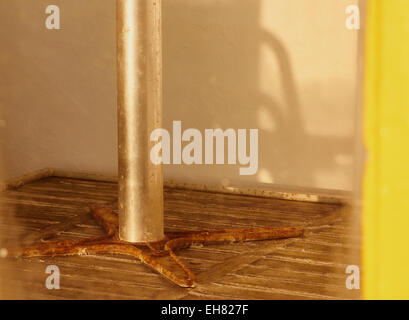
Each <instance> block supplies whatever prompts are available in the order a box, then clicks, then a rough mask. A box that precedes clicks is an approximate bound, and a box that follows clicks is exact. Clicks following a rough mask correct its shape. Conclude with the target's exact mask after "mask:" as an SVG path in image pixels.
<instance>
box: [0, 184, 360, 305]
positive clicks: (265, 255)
mask: <svg viewBox="0 0 409 320" xmlns="http://www.w3.org/2000/svg"><path fill="white" fill-rule="evenodd" d="M116 189H117V185H116V184H115V183H111V182H96V181H86V180H76V179H68V178H56V177H52V178H46V179H42V180H38V181H35V182H32V183H29V184H27V185H24V186H22V187H20V188H18V189H14V190H8V191H5V192H4V193H3V194H2V195H1V206H0V217H1V219H0V238H1V242H2V243H1V246H2V247H3V248H4V247H10V246H13V245H15V244H16V243H18V242H22V241H23V242H32V241H36V239H39V238H41V237H43V236H46V235H47V234H48V233H49V232H53V231H55V230H54V229H55V228H60V227H61V226H62V225H63V224H61V223H64V222H67V221H68V223H73V224H74V225H73V226H71V227H70V228H69V230H67V231H64V232H61V233H60V234H59V236H58V237H57V238H54V239H72V238H84V237H89V236H96V235H101V234H103V231H102V229H101V228H100V227H99V226H98V225H97V224H96V223H95V221H94V220H93V219H92V218H91V216H90V215H89V213H88V211H87V208H88V207H89V206H92V205H95V204H110V205H113V206H115V205H116V204H115V202H116V198H117V191H116ZM339 212H342V213H343V214H342V216H343V218H342V219H341V218H339V217H338V213H339ZM340 216H341V214H340ZM349 220H350V212H347V210H346V209H345V208H341V207H340V206H339V205H336V204H322V203H306V202H296V201H286V200H278V199H268V198H257V197H249V196H241V195H227V194H220V193H207V192H199V191H189V190H182V189H171V188H165V226H166V230H167V231H177V230H200V229H217V228H223V229H224V228H231V227H250V226H255V227H261V226H280V225H289V226H299V225H305V226H314V225H320V226H321V227H319V228H317V227H315V228H314V227H312V228H310V229H308V232H307V233H306V235H305V236H304V237H303V238H300V239H290V240H285V241H263V242H253V243H244V244H224V245H211V246H204V247H203V246H202V247H193V248H189V249H186V250H183V251H180V252H179V253H178V255H179V256H181V257H182V258H183V260H184V261H185V262H186V263H187V265H188V266H189V267H190V268H191V269H192V270H193V271H194V272H195V273H196V275H197V276H198V286H197V287H196V288H194V289H182V288H179V287H177V286H175V285H174V284H172V283H170V282H169V281H168V280H166V279H164V278H163V277H162V276H161V275H159V274H157V273H156V272H155V271H152V270H151V269H149V268H148V267H146V266H145V265H143V264H142V263H140V262H139V261H136V260H135V259H132V258H129V257H125V256H115V255H105V256H93V255H89V256H82V257H77V256H74V257H55V258H30V259H12V258H2V260H1V266H0V279H1V282H2V283H1V286H2V290H3V297H6V298H7V297H10V298H16V297H17V298H29V299H356V298H359V296H360V292H359V290H348V289H347V288H346V285H345V282H346V277H347V275H346V274H345V269H346V267H347V266H348V265H355V264H359V260H358V258H357V257H358V256H359V238H358V236H357V235H356V234H354V233H353V232H352V229H351V227H350V226H349ZM65 228H66V226H65ZM49 265H56V266H58V267H59V269H60V271H61V279H60V289H59V290H48V289H47V288H46V286H45V280H46V278H47V276H48V274H46V273H45V270H46V267H47V266H49Z"/></svg>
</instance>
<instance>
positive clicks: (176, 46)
mask: <svg viewBox="0 0 409 320" xmlns="http://www.w3.org/2000/svg"><path fill="white" fill-rule="evenodd" d="M356 2H357V1H352V0H332V1H328V0H195V1H190V0H163V26H164V32H163V33H164V39H163V43H164V126H165V128H167V129H168V130H170V131H171V128H172V121H173V120H182V125H183V128H188V127H195V128H198V129H200V130H204V129H205V128H217V127H220V128H223V129H227V128H236V129H237V128H258V129H260V133H259V135H260V136H259V149H260V152H259V172H258V174H257V175H255V176H247V177H244V176H239V175H238V167H235V166H233V167H232V166H191V167H189V166H166V167H165V175H166V177H167V178H172V179H176V180H179V181H187V182H204V183H211V184H219V183H224V184H226V183H234V184H241V185H246V184H253V183H269V184H272V183H274V184H285V185H293V186H303V187H320V188H330V189H345V190H350V189H352V187H353V184H354V150H355V112H356V107H357V101H358V100H357V90H356V88H357V61H358V46H357V43H358V32H357V31H350V30H347V28H346V27H345V19H346V15H345V8H346V7H347V5H350V4H354V3H356ZM49 4H56V5H59V6H60V8H61V15H62V18H61V23H62V30H58V31H55V30H54V31H50V30H47V29H46V28H45V26H44V20H45V13H44V10H45V8H46V6H47V5H49ZM0 21H1V27H0V107H2V109H3V111H2V112H3V115H2V118H3V120H2V122H1V125H2V128H1V138H2V142H3V149H4V156H5V162H6V165H7V172H8V175H9V176H15V175H18V174H21V173H25V172H29V171H31V170H34V169H39V168H43V167H58V168H65V169H69V170H81V171H92V172H100V173H105V174H115V173H116V109H115V108H116V96H115V86H116V79H115V2H114V1H113V0H87V1H83V0H70V1H63V0H46V1H45V0H36V1H31V0H13V1H10V0H0Z"/></svg>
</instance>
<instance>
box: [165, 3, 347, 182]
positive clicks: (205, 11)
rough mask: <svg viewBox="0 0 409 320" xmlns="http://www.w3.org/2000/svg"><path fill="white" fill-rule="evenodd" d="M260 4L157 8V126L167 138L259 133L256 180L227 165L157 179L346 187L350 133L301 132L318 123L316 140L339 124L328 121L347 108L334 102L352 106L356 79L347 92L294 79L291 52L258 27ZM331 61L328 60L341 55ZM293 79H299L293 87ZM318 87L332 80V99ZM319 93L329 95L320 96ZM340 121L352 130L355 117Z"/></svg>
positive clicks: (170, 170) (175, 169)
mask: <svg viewBox="0 0 409 320" xmlns="http://www.w3.org/2000/svg"><path fill="white" fill-rule="evenodd" d="M262 2H263V1H255V0H254V1H248V0H238V1H195V2H194V3H192V2H189V5H187V4H186V1H185V0H172V1H167V0H164V20H163V25H164V29H163V30H164V52H165V54H164V115H165V117H164V125H165V127H166V128H167V129H168V130H171V128H172V121H173V120H182V126H183V128H184V129H187V128H189V127H194V128H198V129H200V130H202V132H203V130H204V129H205V128H219V127H220V128H222V129H227V128H235V129H237V128H247V129H250V128H258V129H259V172H258V174H257V176H247V177H246V176H239V175H238V166H237V167H231V166H225V165H219V166H212V167H207V166H191V167H188V166H185V165H184V166H172V165H171V166H169V167H166V168H165V173H166V175H167V176H169V177H171V178H174V179H179V180H180V176H182V175H183V176H184V180H189V179H190V180H191V181H192V182H197V181H199V180H201V181H208V182H211V181H214V179H212V177H217V178H218V181H219V183H223V184H226V181H227V183H229V181H230V182H235V183H236V184H243V183H244V184H246V183H253V182H257V183H277V184H285V185H297V186H306V187H322V188H334V189H351V188H352V183H353V152H354V141H353V137H354V131H353V125H352V126H350V127H349V132H348V134H337V133H336V130H335V133H334V131H332V133H331V130H327V132H328V133H325V134H322V133H318V134H314V131H315V130H308V128H307V124H308V123H307V121H309V120H312V121H310V123H309V124H310V126H311V125H314V124H317V123H318V125H319V126H322V127H324V129H322V130H316V131H318V132H323V131H325V128H326V127H328V126H329V127H336V126H337V125H339V122H338V121H339V119H337V118H336V114H337V113H341V114H342V113H344V112H348V110H350V111H353V110H354V108H355V105H352V106H351V105H350V106H347V107H346V108H345V110H339V109H340V108H343V107H345V106H343V105H342V102H345V101H352V104H354V99H355V98H354V88H353V84H354V83H355V81H351V83H352V86H351V85H349V84H348V83H346V84H345V83H343V82H342V81H343V80H337V74H333V75H332V77H331V78H327V79H325V78H322V79H321V80H314V81H310V82H307V81H305V80H304V79H305V78H307V77H304V78H303V77H302V75H301V76H300V75H299V74H300V73H302V72H303V71H302V70H301V71H298V73H297V69H294V68H293V66H292V62H291V58H290V52H291V51H290V50H289V49H287V48H286V44H285V42H284V41H282V40H280V39H279V38H278V37H277V36H276V35H275V34H273V32H272V31H271V30H266V29H265V28H263V27H262V26H260V20H261V17H260V13H261V12H262V10H263V8H262ZM270 2H277V1H270ZM315 2H316V1H315ZM298 3H300V2H298ZM293 9H295V8H293ZM312 9H314V8H312ZM299 14H303V13H302V12H299ZM341 14H343V12H341ZM340 22H341V23H343V21H342V20H341V21H340ZM289 28H290V27H289ZM293 30H294V28H293ZM290 32H292V31H290ZM281 36H284V35H282V34H281ZM319 36H320V35H319V34H317V35H316V37H319ZM334 36H335V37H336V35H334ZM302 41H305V39H304V40H303V39H300V42H302ZM352 41H353V38H352ZM351 43H352V44H353V42H351ZM309 45H310V46H313V45H314V44H313V43H311V44H309V43H308V42H306V43H305V46H306V47H307V48H308V46H309ZM328 45H331V43H328ZM351 47H353V46H352V45H351ZM308 50H310V51H311V50H314V48H308ZM315 50H318V49H315ZM291 53H292V52H291ZM316 54H317V59H320V57H319V55H320V54H321V55H326V54H327V52H322V53H320V52H316ZM354 54H355V53H354ZM266 56H267V58H266ZM262 59H263V60H266V59H267V60H270V61H268V63H267V65H268V66H269V67H268V68H270V69H271V70H266V69H265V68H264V65H266V63H265V61H262ZM326 59H327V60H328V56H327V57H326ZM329 59H331V57H329ZM332 59H333V60H334V61H336V60H337V59H339V57H337V56H334V57H332ZM306 63H308V62H306ZM269 72H271V76H270V81H264V80H263V75H262V74H266V73H269ZM352 73H353V74H354V71H353V72H352ZM296 74H297V75H298V76H299V77H298V80H300V79H301V80H300V81H299V82H300V83H299V85H297V81H296V79H295V75H296ZM318 77H319V75H318ZM264 78H266V77H264ZM267 78H268V76H267ZM341 78H342V77H341ZM319 81H321V82H324V84H325V83H328V81H332V87H331V91H330V92H328V86H323V83H319ZM269 86H270V87H269ZM266 87H267V89H265V88H266ZM299 88H300V89H301V90H300V89H299ZM322 90H327V92H325V93H324V94H323V92H322ZM300 91H303V92H301V93H300ZM342 91H344V92H342ZM328 96H330V98H329V99H328V98H327V99H325V97H328ZM331 96H333V98H332V101H331ZM300 97H303V104H301V103H300ZM311 97H312V98H311ZM323 97H324V98H323ZM340 97H342V98H340ZM320 99H321V101H320ZM337 99H339V100H340V101H337ZM309 101H312V103H316V102H317V101H320V103H321V104H328V108H331V107H332V108H338V110H336V112H334V113H331V112H328V110H327V113H325V114H321V110H322V105H321V106H316V105H309V103H310V102H309ZM301 105H303V108H301ZM324 108H325V107H324ZM331 115H334V117H331ZM346 117H347V118H348V123H353V117H354V112H351V113H350V115H347V116H346ZM331 122H333V125H331ZM348 125H349V124H347V125H346V126H347V127H348ZM351 128H352V129H351ZM339 131H342V132H344V131H345V130H339ZM346 131H348V129H347V130H346Z"/></svg>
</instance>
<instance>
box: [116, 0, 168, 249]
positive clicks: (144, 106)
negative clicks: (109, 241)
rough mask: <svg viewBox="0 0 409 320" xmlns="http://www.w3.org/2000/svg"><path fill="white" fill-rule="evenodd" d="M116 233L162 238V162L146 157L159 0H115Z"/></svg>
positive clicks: (154, 106)
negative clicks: (116, 100)
mask: <svg viewBox="0 0 409 320" xmlns="http://www.w3.org/2000/svg"><path fill="white" fill-rule="evenodd" d="M117 50H118V53H117V54H118V57H117V59H118V61H117V66H118V171H119V172H118V174H119V237H120V239H121V240H124V241H128V242H151V241H158V240H162V239H163V237H164V227H163V176H162V166H161V165H154V164H153V163H152V162H151V161H150V150H151V147H152V146H153V144H154V143H155V142H150V134H151V132H152V131H153V130H154V129H156V128H160V127H161V126H162V34H161V0H117Z"/></svg>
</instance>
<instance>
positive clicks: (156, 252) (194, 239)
mask: <svg viewBox="0 0 409 320" xmlns="http://www.w3.org/2000/svg"><path fill="white" fill-rule="evenodd" d="M91 212H92V215H93V216H94V218H95V219H96V220H97V221H98V222H99V223H100V224H101V225H102V227H103V228H104V229H105V231H106V232H107V234H106V235H104V236H100V237H94V238H87V239H83V240H63V241H55V242H42V243H37V244H34V245H31V246H28V247H25V248H23V249H22V250H19V251H18V252H17V253H16V254H15V256H22V257H26V258H28V257H39V256H52V257H54V256H69V255H87V254H122V255H128V256H133V257H135V258H137V259H139V260H140V261H141V262H143V263H144V264H146V265H148V266H149V267H151V268H153V269H154V270H156V271H157V272H159V273H160V274H162V275H163V276H165V277H166V278H167V279H169V280H170V281H172V282H174V283H175V284H177V285H179V286H181V287H188V288H189V287H194V283H195V275H194V274H193V272H192V271H191V270H190V269H189V268H188V267H187V266H186V265H185V264H184V263H183V262H182V261H181V260H180V259H179V258H178V257H177V256H176V254H175V250H177V249H182V248H188V247H190V246H191V245H204V244H210V243H229V242H244V241H257V240H273V239H286V238H293V237H299V236H301V235H302V234H303V232H304V230H303V228H299V227H271V228H248V229H227V230H206V231H192V232H172V233H167V234H166V235H165V238H164V239H163V240H162V241H159V242H149V243H129V242H125V241H121V240H120V239H119V236H118V214H117V213H116V212H115V211H114V210H113V209H111V208H109V207H94V208H92V209H91ZM163 258H165V259H167V260H168V261H167V264H166V263H164V261H161V259H163ZM169 261H170V262H171V263H172V264H173V266H172V265H171V266H170V267H169V266H168V265H169Z"/></svg>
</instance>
